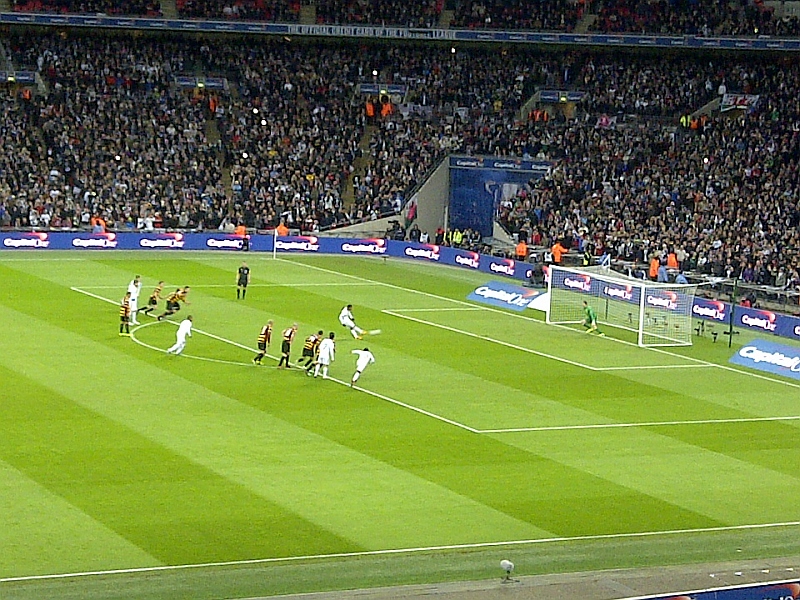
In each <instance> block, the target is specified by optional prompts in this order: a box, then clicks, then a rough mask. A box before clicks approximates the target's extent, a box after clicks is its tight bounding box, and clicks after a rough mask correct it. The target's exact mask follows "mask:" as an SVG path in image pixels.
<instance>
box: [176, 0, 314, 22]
mask: <svg viewBox="0 0 800 600" xmlns="http://www.w3.org/2000/svg"><path fill="white" fill-rule="evenodd" d="M175 5H176V7H177V9H178V15H180V16H181V17H183V18H187V19H233V20H236V19H238V20H243V21H270V22H273V23H297V22H298V21H299V20H300V2H299V0H235V1H234V0H177V1H176V3H175Z"/></svg>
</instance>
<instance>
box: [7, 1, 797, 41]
mask: <svg viewBox="0 0 800 600" xmlns="http://www.w3.org/2000/svg"><path fill="white" fill-rule="evenodd" d="M310 4H311V5H312V6H313V8H314V11H313V13H312V14H314V15H315V18H316V22H317V23H318V24H328V25H374V26H394V27H411V28H436V27H442V26H446V27H452V28H463V29H504V30H529V31H554V32H566V33H570V32H573V31H574V30H575V28H576V26H577V25H578V23H579V22H580V21H581V19H583V18H584V16H586V15H589V14H591V15H593V17H592V18H591V19H589V20H587V21H586V23H587V26H588V27H589V29H590V30H591V31H600V32H604V33H635V34H654V35H655V34H667V35H699V36H706V37H707V36H744V37H747V36H776V37H797V36H800V18H798V17H797V16H795V15H793V14H790V13H786V14H784V12H783V7H781V9H780V10H778V11H776V10H775V8H774V7H768V6H767V5H766V4H765V3H764V2H763V0H753V1H745V2H743V1H741V0H669V1H668V0H604V1H603V2H602V3H601V2H597V1H590V2H587V1H586V0H548V1H545V0H453V1H452V3H451V4H449V6H450V7H451V11H448V12H447V13H443V9H444V7H445V2H444V0H414V1H413V2H402V3H392V2H379V1H378V0H314V1H312V2H310ZM176 8H177V11H178V15H179V16H180V17H181V18H186V19H198V18H202V19H232V20H250V21H267V22H276V23H296V22H299V20H300V8H301V2H300V0H176ZM13 9H14V10H15V11H17V12H56V13H61V14H98V13H99V14H108V15H131V16H147V17H160V16H162V11H161V5H160V2H159V0H14V2H13ZM450 12H452V18H450V19H449V22H444V21H442V18H443V15H444V17H445V19H446V20H448V17H449V15H450ZM776 12H777V14H776ZM594 15H596V17H594Z"/></svg>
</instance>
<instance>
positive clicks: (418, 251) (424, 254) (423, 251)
mask: <svg viewBox="0 0 800 600" xmlns="http://www.w3.org/2000/svg"><path fill="white" fill-rule="evenodd" d="M404 253H405V255H406V256H410V257H411V258H424V259H427V260H439V246H432V245H425V246H424V247H422V248H406V249H405V250H404Z"/></svg>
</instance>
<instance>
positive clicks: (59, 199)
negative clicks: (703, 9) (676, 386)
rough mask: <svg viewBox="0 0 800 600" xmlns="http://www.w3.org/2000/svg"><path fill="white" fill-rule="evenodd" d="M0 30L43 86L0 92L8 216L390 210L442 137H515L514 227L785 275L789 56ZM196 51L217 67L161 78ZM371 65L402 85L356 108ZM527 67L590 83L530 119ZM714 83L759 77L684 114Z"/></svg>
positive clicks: (0, 163) (798, 158) (549, 78)
mask: <svg viewBox="0 0 800 600" xmlns="http://www.w3.org/2000/svg"><path fill="white" fill-rule="evenodd" d="M4 43H5V46H6V48H7V51H8V52H7V53H8V55H9V58H10V60H11V62H12V63H13V64H14V65H18V66H20V67H21V66H26V67H27V68H31V69H34V70H38V71H39V72H40V73H41V75H42V79H43V81H44V82H45V83H46V85H47V88H48V94H47V95H46V96H33V97H32V98H25V97H23V96H22V95H21V94H19V93H14V92H13V91H12V90H11V89H6V90H5V92H4V95H3V96H2V103H3V116H2V122H1V123H0V124H1V125H2V128H3V129H2V130H3V132H4V145H3V148H2V150H1V151H0V167H2V173H0V194H2V195H0V198H2V206H1V207H0V223H2V224H3V225H5V226H19V227H31V226H36V227H48V226H49V227H69V226H84V227H89V226H90V221H91V218H92V217H93V216H95V215H97V216H101V217H103V218H104V219H105V221H106V222H107V223H108V224H109V226H111V227H115V228H119V229H124V228H149V227H159V226H160V227H188V228H196V227H202V228H227V227H229V228H233V227H234V226H235V225H236V224H237V223H239V222H242V223H244V224H246V225H247V226H249V227H256V228H265V227H270V226H273V225H275V224H276V223H277V222H278V220H279V219H280V218H283V219H285V220H286V221H287V222H288V223H289V224H290V225H292V226H294V227H297V228H300V229H302V230H304V231H310V232H313V231H322V230H325V229H328V228H331V227H337V226H340V225H345V224H350V223H353V222H357V221H362V220H371V219H375V218H377V217H379V216H382V215H385V214H394V213H396V212H397V211H398V209H399V207H400V206H401V205H402V203H403V202H404V200H405V199H406V198H408V197H409V194H410V193H411V192H412V191H413V189H414V187H415V186H416V185H418V184H419V183H421V182H422V181H424V179H425V177H426V175H427V173H428V172H429V171H430V169H431V168H432V167H434V166H435V165H436V164H437V162H438V160H439V159H440V158H442V157H444V156H445V155H446V154H448V153H452V152H460V153H470V154H496V155H509V156H528V157H534V158H540V159H545V160H550V161H552V162H553V164H554V169H553V175H552V177H550V178H547V179H544V180H540V181H535V182H531V183H530V184H529V185H528V186H527V187H525V188H524V189H521V190H520V193H519V195H518V197H517V198H516V199H515V200H514V201H513V202H511V203H510V204H507V205H505V206H502V207H500V209H499V211H498V218H499V220H500V221H501V222H502V223H503V224H504V225H505V226H506V227H507V229H508V230H509V231H510V232H511V233H517V234H522V235H524V236H525V237H527V238H528V239H529V241H532V242H534V244H536V243H538V244H541V245H549V244H550V243H552V241H554V240H555V239H556V238H558V237H567V238H568V239H569V241H570V243H571V244H572V245H573V246H574V247H582V246H583V245H584V244H585V243H590V244H591V246H592V248H594V251H595V252H596V253H598V254H599V253H604V252H608V253H610V254H612V255H613V256H614V257H615V258H621V259H640V260H644V259H646V258H647V257H648V256H649V255H651V254H652V253H663V252H667V251H669V250H670V249H676V250H677V249H680V253H681V255H682V256H683V255H685V256H684V257H683V261H684V262H685V264H686V265H687V266H690V267H692V268H694V269H696V270H698V271H701V272H705V273H709V274H723V275H727V274H730V273H739V274H741V273H744V272H745V270H747V277H748V278H750V279H751V280H752V282H753V283H754V284H765V285H771V284H773V283H775V282H776V281H777V282H779V283H781V284H782V285H786V286H792V285H797V283H793V282H797V281H798V277H797V272H798V268H799V267H800V264H798V258H797V257H798V255H800V252H799V251H800V237H799V236H798V234H797V227H798V224H800V212H799V211H798V207H797V204H796V198H797V196H798V191H800V190H798V185H800V183H799V181H798V173H797V164H798V162H800V148H799V147H798V146H799V145H800V133H798V132H800V112H798V110H799V109H798V106H797V102H796V98H797V93H798V85H800V84H798V81H800V66H798V65H797V64H796V63H795V62H792V61H790V60H788V59H787V60H775V59H774V58H771V59H769V60H766V59H761V58H758V57H741V56H715V57H713V58H712V59H709V58H703V59H700V58H694V57H691V56H683V57H680V58H668V59H664V58H662V57H648V56H641V57H631V56H616V55H613V54H603V53H591V52H581V53H570V54H568V55H563V56H555V55H549V54H541V53H537V51H535V50H530V49H522V48H519V49H513V50H503V51H500V52H496V51H493V50H491V49H483V48H459V49H457V51H455V52H453V51H451V49H450V48H449V47H438V48H435V49H434V48H430V47H406V46H390V47H384V48H377V47H376V48H371V49H370V51H369V52H365V51H364V48H363V47H362V46H360V45H357V44H319V43H309V44H286V43H281V42H278V41H276V42H268V43H263V44H259V45H258V46H253V45H252V44H248V43H246V42H244V41H234V40H218V41H214V42H210V41H204V42H195V41H190V40H184V39H181V40H162V41H152V43H150V44H148V45H137V44H133V43H132V42H131V41H130V39H129V38H125V37H102V36H99V37H91V38H87V37H80V36H58V35H39V36H37V38H36V43H35V44H32V43H30V36H27V37H26V36H20V35H6V37H5V38H4ZM196 69H200V70H201V71H202V72H204V73H207V74H215V75H219V76H221V77H225V78H226V79H227V81H229V83H230V88H229V89H222V90H217V91H214V92H213V93H212V92H209V91H208V90H204V89H194V90H183V91H182V90H181V89H180V88H178V87H176V86H175V85H174V78H175V76H176V75H179V74H186V73H187V72H192V71H194V70H196ZM373 72H375V73H377V75H373ZM376 79H378V80H380V81H381V82H385V83H387V84H393V85H398V86H404V87H405V88H406V94H405V97H404V99H403V100H404V101H405V103H403V104H398V105H397V106H396V107H395V108H396V109H395V110H394V111H391V113H390V114H386V115H383V116H381V115H380V114H378V115H375V116H373V117H368V116H367V115H366V113H365V110H364V101H365V100H366V95H364V94H360V93H359V91H358V90H359V88H358V86H359V84H360V83H365V82H367V83H368V82H372V81H375V80H376ZM537 87H549V88H551V89H552V88H555V89H563V88H565V87H576V88H578V89H581V90H582V91H584V93H585V99H584V100H583V101H582V102H581V103H579V105H577V106H576V107H575V110H576V112H575V114H574V116H572V117H570V118H566V117H565V116H564V115H563V114H560V113H559V112H558V111H557V110H554V109H553V107H550V108H548V109H547V110H550V111H551V112H552V118H550V119H547V120H537V119H534V118H532V116H531V118H530V119H529V118H527V116H526V115H521V114H520V109H521V108H522V106H523V104H524V103H525V101H526V100H527V99H529V98H530V97H531V96H532V95H533V94H534V92H535V90H536V88H537ZM723 90H728V91H732V92H734V91H735V92H742V93H748V94H763V95H764V96H763V98H762V100H761V101H760V102H759V103H758V104H757V105H756V106H755V107H754V108H751V109H749V111H748V112H745V113H741V112H740V113H738V114H737V116H735V117H732V116H729V114H731V113H729V114H719V112H716V113H712V114H711V115H710V116H709V117H707V118H704V119H702V120H700V119H695V120H694V121H693V125H692V126H691V127H685V126H683V125H681V124H680V123H679V118H680V117H681V116H683V115H685V114H687V113H689V112H691V111H694V110H696V109H698V108H700V107H702V106H703V105H704V104H706V103H707V102H709V101H711V100H714V99H715V98H718V97H719V94H720V92H721V91H723ZM209 132H211V133H209ZM209 135H211V136H212V137H211V138H210V137H209ZM228 176H229V177H230V180H228V179H227V177H228ZM428 233H429V234H430V235H431V238H433V237H434V236H433V234H434V232H428ZM781 271H783V274H782V275H780V276H779V274H780V273H781Z"/></svg>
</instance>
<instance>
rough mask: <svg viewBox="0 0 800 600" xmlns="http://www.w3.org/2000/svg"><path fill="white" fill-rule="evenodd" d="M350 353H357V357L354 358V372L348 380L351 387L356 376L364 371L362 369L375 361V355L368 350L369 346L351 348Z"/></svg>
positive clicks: (356, 379) (356, 378) (359, 375)
mask: <svg viewBox="0 0 800 600" xmlns="http://www.w3.org/2000/svg"><path fill="white" fill-rule="evenodd" d="M351 354H357V355H358V358H357V359H356V372H355V373H353V378H352V379H351V380H350V387H353V386H354V385H355V383H356V381H358V378H359V377H361V373H363V372H364V369H366V368H367V367H368V366H369V365H371V364H372V363H374V362H375V357H374V356H373V354H372V352H370V351H369V348H364V349H363V350H353V351H352V352H351Z"/></svg>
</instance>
